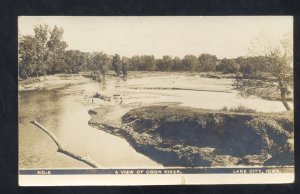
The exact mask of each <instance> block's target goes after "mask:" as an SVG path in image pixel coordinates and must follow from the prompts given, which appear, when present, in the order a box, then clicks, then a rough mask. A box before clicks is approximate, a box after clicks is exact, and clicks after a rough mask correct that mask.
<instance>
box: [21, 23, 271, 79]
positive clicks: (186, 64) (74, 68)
mask: <svg viewBox="0 0 300 194" xmlns="http://www.w3.org/2000/svg"><path fill="white" fill-rule="evenodd" d="M63 32H64V31H63V29H62V28H59V27H57V26H54V28H53V29H50V28H49V26H47V25H45V24H44V25H39V26H36V27H35V28H34V35H25V36H21V37H19V76H20V77H21V78H28V77H33V76H41V75H53V74H57V73H79V72H80V71H98V72H99V73H100V74H102V75H105V74H106V72H107V71H108V70H114V71H115V72H116V73H117V74H118V75H124V76H126V75H127V72H128V71H191V72H194V71H195V72H215V71H218V72H223V73H237V72H252V71H265V70H266V69H265V68H264V64H265V63H264V60H266V59H264V57H262V56H260V57H238V58H236V59H226V58H224V59H218V58H217V57H216V56H215V55H211V54H201V55H199V56H195V55H191V54H189V55H186V56H184V57H183V58H182V59H181V58H179V57H174V58H173V57H172V56H169V55H165V56H163V57H162V58H155V57H154V56H153V55H135V56H132V57H125V56H123V57H121V56H120V55H118V54H115V55H108V54H106V53H103V52H93V53H90V52H82V51H79V50H67V47H68V45H67V43H66V42H65V41H63V40H62V38H63Z"/></svg>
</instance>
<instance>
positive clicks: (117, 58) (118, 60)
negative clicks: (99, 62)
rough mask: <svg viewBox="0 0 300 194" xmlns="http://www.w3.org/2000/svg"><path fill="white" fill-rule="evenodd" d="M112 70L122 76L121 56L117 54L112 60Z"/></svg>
mask: <svg viewBox="0 0 300 194" xmlns="http://www.w3.org/2000/svg"><path fill="white" fill-rule="evenodd" d="M112 68H113V69H114V71H115V72H116V74H117V75H118V76H119V75H121V74H122V63H121V58H120V55H118V54H115V55H114V56H113V58H112Z"/></svg>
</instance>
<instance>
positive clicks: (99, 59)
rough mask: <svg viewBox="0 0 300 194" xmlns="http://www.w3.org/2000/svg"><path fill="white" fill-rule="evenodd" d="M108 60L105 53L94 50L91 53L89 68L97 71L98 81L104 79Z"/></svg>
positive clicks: (107, 68)
mask: <svg viewBox="0 0 300 194" xmlns="http://www.w3.org/2000/svg"><path fill="white" fill-rule="evenodd" d="M110 62H111V61H110V58H109V57H108V55H107V54H105V53H102V52H96V53H93V54H92V56H91V64H90V69H91V70H94V71H95V72H97V73H98V79H99V81H102V80H105V76H106V74H107V72H108V70H109V64H110Z"/></svg>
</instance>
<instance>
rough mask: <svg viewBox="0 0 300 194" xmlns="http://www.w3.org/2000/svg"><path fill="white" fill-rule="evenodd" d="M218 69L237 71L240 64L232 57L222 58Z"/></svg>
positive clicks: (227, 71) (226, 71) (225, 71)
mask: <svg viewBox="0 0 300 194" xmlns="http://www.w3.org/2000/svg"><path fill="white" fill-rule="evenodd" d="M217 69H218V71H222V72H223V73H237V72H238V71H239V69H240V65H239V64H238V63H237V62H235V60H234V59H226V58H224V59H222V61H221V63H220V64H219V65H218V66H217Z"/></svg>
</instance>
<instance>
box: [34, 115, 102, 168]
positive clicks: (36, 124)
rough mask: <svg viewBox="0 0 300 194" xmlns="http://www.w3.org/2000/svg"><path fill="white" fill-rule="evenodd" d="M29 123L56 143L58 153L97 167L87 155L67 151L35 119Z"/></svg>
mask: <svg viewBox="0 0 300 194" xmlns="http://www.w3.org/2000/svg"><path fill="white" fill-rule="evenodd" d="M30 123H31V124H33V125H35V126H37V127H38V128H40V129H41V130H42V131H44V132H45V133H46V134H47V135H48V136H49V137H50V138H51V139H52V140H53V141H54V143H55V144H56V146H57V148H58V149H57V152H60V153H63V154H65V155H67V156H69V157H71V158H74V159H76V160H78V161H81V162H83V163H85V164H87V165H89V166H91V167H93V168H99V165H98V164H97V163H96V162H95V161H94V160H92V159H91V158H89V156H87V155H86V156H85V157H82V156H80V155H78V154H76V153H74V152H72V151H69V150H67V149H65V148H64V147H63V146H62V144H61V143H60V142H59V140H58V138H57V137H56V136H55V135H54V134H53V133H52V132H51V131H49V130H48V129H46V128H45V127H44V126H42V125H41V124H40V123H38V122H37V121H36V120H34V119H33V120H32V121H30Z"/></svg>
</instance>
